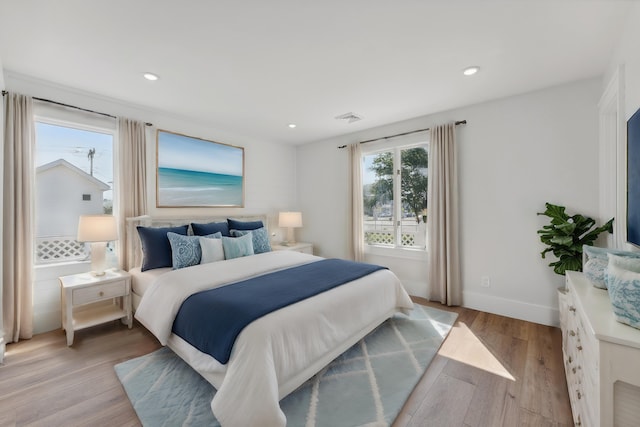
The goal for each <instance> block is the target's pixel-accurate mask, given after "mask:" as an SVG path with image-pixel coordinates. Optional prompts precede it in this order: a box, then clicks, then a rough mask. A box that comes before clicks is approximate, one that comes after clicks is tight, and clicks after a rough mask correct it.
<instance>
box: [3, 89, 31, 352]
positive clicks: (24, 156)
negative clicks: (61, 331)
mask: <svg viewBox="0 0 640 427" xmlns="http://www.w3.org/2000/svg"><path fill="white" fill-rule="evenodd" d="M34 147H35V125H34V120H33V101H32V99H31V97H28V96H24V95H20V94H14V93H7V94H6V95H5V97H4V158H3V162H4V165H3V167H4V176H3V180H4V181H3V188H2V190H3V191H2V193H3V194H2V197H3V205H2V206H3V216H2V227H3V228H2V233H3V234H2V263H3V264H2V317H3V330H4V338H5V340H6V341H7V342H18V341H19V340H20V339H29V338H31V336H32V335H33V295H32V282H33V240H34V236H33V232H34V231H33V230H34V225H33V215H34V209H33V199H34V196H35V194H34V192H35V191H34V181H35V180H34V165H33V152H34Z"/></svg>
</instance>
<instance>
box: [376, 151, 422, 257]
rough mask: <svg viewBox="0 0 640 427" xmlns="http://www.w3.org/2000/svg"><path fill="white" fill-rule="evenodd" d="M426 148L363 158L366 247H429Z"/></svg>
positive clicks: (384, 152)
mask: <svg viewBox="0 0 640 427" xmlns="http://www.w3.org/2000/svg"><path fill="white" fill-rule="evenodd" d="M427 148H428V146H427V145H426V144H421V145H419V146H412V147H406V148H405V147H399V148H395V149H392V150H387V151H382V152H377V153H373V154H368V155H365V156H364V158H363V160H364V167H363V201H364V206H363V208H364V215H365V218H364V230H365V240H366V243H367V244H370V245H384V246H399V247H412V248H416V247H417V248H424V247H425V246H426V227H425V222H426V219H427V184H428V178H427V170H428V151H427ZM394 171H395V172H396V173H394ZM394 200H396V201H399V203H394Z"/></svg>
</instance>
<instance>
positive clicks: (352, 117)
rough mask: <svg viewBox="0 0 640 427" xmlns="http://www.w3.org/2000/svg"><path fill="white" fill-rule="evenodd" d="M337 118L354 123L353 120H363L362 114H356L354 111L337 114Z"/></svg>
mask: <svg viewBox="0 0 640 427" xmlns="http://www.w3.org/2000/svg"><path fill="white" fill-rule="evenodd" d="M336 119H337V120H346V121H347V123H353V122H357V121H360V120H362V116H361V115H360V114H356V113H353V112H349V113H345V114H341V115H339V116H336Z"/></svg>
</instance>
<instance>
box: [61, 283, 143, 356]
mask: <svg viewBox="0 0 640 427" xmlns="http://www.w3.org/2000/svg"><path fill="white" fill-rule="evenodd" d="M59 280H60V294H61V302H62V307H61V308H62V328H63V329H64V330H65V331H66V332H67V345H71V344H73V333H74V331H77V330H79V329H84V328H88V327H90V326H95V325H99V324H102V323H106V322H109V321H112V320H117V319H122V321H123V323H125V324H126V325H128V326H129V328H131V326H132V325H133V319H132V316H131V275H130V274H129V273H127V272H126V271H121V270H117V271H105V274H104V275H103V276H94V275H93V274H91V273H81V274H72V275H70V276H62V277H60V278H59ZM109 300H110V301H109ZM109 302H110V303H109Z"/></svg>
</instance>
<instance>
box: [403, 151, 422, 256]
mask: <svg viewBox="0 0 640 427" xmlns="http://www.w3.org/2000/svg"><path fill="white" fill-rule="evenodd" d="M401 164H402V173H401V184H400V192H401V194H402V206H401V208H402V209H401V211H402V219H401V221H400V239H401V241H400V242H399V245H400V246H405V247H413V248H424V247H425V246H426V236H427V230H426V219H427V166H428V161H427V146H426V145H424V146H420V147H415V148H409V149H404V150H402V151H401Z"/></svg>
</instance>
